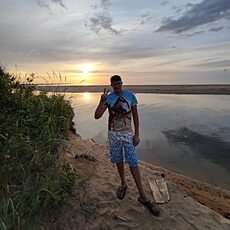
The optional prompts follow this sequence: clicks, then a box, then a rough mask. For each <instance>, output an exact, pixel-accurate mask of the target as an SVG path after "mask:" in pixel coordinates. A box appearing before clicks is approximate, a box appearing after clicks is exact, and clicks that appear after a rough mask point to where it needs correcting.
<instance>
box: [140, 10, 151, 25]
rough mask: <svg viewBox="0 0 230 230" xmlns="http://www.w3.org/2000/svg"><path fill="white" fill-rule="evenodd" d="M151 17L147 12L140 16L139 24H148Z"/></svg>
mask: <svg viewBox="0 0 230 230" xmlns="http://www.w3.org/2000/svg"><path fill="white" fill-rule="evenodd" d="M152 18H153V16H151V14H150V13H149V12H147V13H145V14H142V15H141V19H140V24H141V25H143V24H145V23H148V22H150V21H151V20H152Z"/></svg>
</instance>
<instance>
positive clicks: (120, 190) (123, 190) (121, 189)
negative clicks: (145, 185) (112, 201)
mask: <svg viewBox="0 0 230 230" xmlns="http://www.w3.org/2000/svg"><path fill="white" fill-rule="evenodd" d="M127 188H128V186H127V185H126V186H125V187H124V186H120V187H118V189H117V198H118V199H120V200H122V199H123V198H124V197H125V193H126V189H127Z"/></svg>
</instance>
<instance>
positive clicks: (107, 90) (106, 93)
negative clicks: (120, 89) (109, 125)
mask: <svg viewBox="0 0 230 230" xmlns="http://www.w3.org/2000/svg"><path fill="white" fill-rule="evenodd" d="M108 93H109V89H106V88H104V93H103V94H101V102H104V101H105V100H106V97H107V95H108Z"/></svg>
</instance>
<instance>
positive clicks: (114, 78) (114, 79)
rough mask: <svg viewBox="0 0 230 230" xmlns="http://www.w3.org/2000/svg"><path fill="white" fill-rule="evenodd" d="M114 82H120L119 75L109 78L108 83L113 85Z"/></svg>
mask: <svg viewBox="0 0 230 230" xmlns="http://www.w3.org/2000/svg"><path fill="white" fill-rule="evenodd" d="M115 81H121V77H120V76H119V75H113V76H112V77H111V78H110V82H111V83H113V82H115Z"/></svg>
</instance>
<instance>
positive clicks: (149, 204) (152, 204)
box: [138, 197, 160, 216]
mask: <svg viewBox="0 0 230 230" xmlns="http://www.w3.org/2000/svg"><path fill="white" fill-rule="evenodd" d="M138 201H139V202H141V203H142V204H143V205H144V206H145V207H146V208H148V210H149V211H150V212H151V213H152V214H153V215H154V216H159V215H160V210H159V208H158V207H157V205H156V203H155V202H154V201H152V200H148V201H142V200H141V199H140V197H139V198H138Z"/></svg>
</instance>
